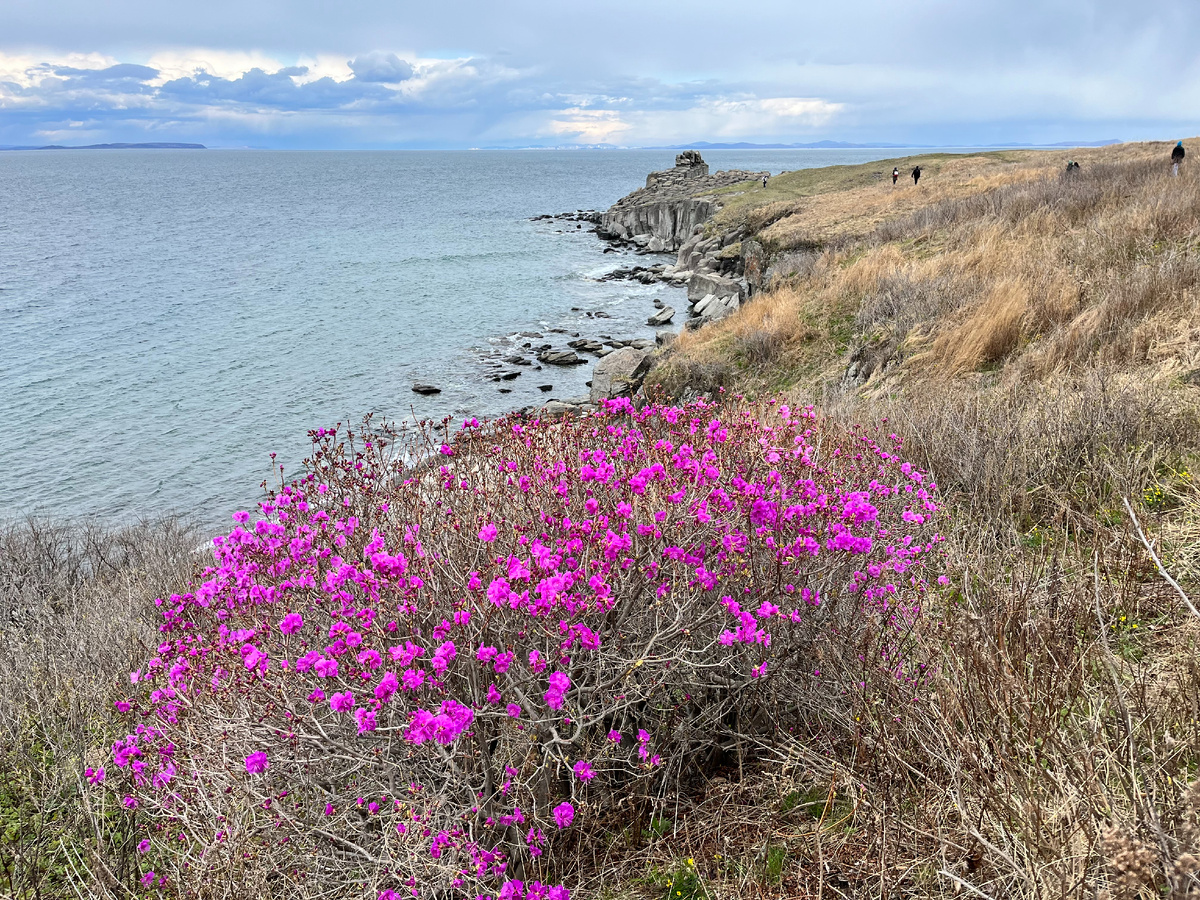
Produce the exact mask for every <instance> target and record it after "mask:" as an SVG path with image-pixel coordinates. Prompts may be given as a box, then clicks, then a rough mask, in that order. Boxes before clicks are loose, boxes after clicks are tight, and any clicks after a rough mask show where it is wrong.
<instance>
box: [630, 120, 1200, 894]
mask: <svg viewBox="0 0 1200 900" xmlns="http://www.w3.org/2000/svg"><path fill="white" fill-rule="evenodd" d="M1169 147H1170V144H1157V145H1127V146H1121V147H1113V148H1104V149H1101V150H1095V151H1071V154H1070V155H1071V156H1072V157H1073V158H1075V159H1077V160H1079V161H1080V162H1081V164H1082V166H1083V168H1082V170H1081V171H1080V172H1079V173H1076V174H1075V175H1073V176H1070V177H1066V176H1064V174H1063V173H1062V166H1063V164H1064V163H1065V159H1066V157H1067V155H1068V154H1066V153H1054V154H1036V153H1028V154H1011V155H1002V154H995V155H991V154H989V155H988V156H987V157H984V158H958V159H955V160H949V161H945V162H943V163H940V165H939V167H938V168H934V166H933V165H930V166H929V167H928V168H927V169H926V178H923V179H922V183H921V187H920V188H919V189H914V188H913V187H912V185H911V182H908V183H907V184H904V185H902V186H903V190H901V188H900V187H898V188H897V189H895V190H893V188H892V186H891V184H890V183H886V184H875V183H869V182H860V183H852V182H851V181H849V180H848V179H847V177H846V174H845V173H839V174H837V175H836V176H832V177H831V179H830V183H837V184H838V185H839V186H840V187H835V188H833V189H832V190H831V191H830V192H828V193H820V192H819V191H816V190H810V191H809V193H808V194H807V195H806V196H803V197H799V198H796V199H794V200H792V201H791V202H792V203H793V204H794V206H793V207H792V208H791V209H789V208H787V206H786V203H785V202H784V201H783V200H782V199H780V198H776V199H775V201H774V204H775V205H774V206H773V207H771V208H770V209H768V210H765V211H764V213H763V214H762V215H761V217H760V218H758V219H756V218H755V215H756V213H755V211H754V210H753V209H752V208H750V207H749V206H748V205H747V204H748V201H747V202H746V203H743V205H742V206H741V207H739V208H738V209H737V210H736V214H737V215H736V219H737V221H738V222H740V223H743V224H746V223H749V224H750V225H752V226H753V225H754V224H759V225H760V227H761V229H762V234H761V235H760V238H762V239H763V243H764V245H765V246H767V247H768V248H770V249H772V250H773V251H774V257H773V259H772V263H773V265H774V267H775V271H776V272H778V273H781V274H779V275H777V279H776V281H775V283H774V286H773V289H772V290H771V291H769V292H768V293H767V294H766V295H763V296H760V297H757V298H755V299H753V300H752V301H751V302H750V303H749V304H748V305H747V306H745V307H744V308H743V310H741V311H740V312H739V313H738V314H737V315H735V316H733V317H731V318H730V319H729V320H726V321H725V322H722V323H720V324H719V325H717V326H713V327H707V328H704V329H702V330H700V331H698V332H695V333H692V334H689V335H688V336H687V337H686V338H684V339H682V340H681V341H680V342H679V344H678V351H677V352H676V353H675V355H674V356H673V357H671V358H670V359H668V360H667V362H666V363H665V365H663V366H662V367H661V368H660V369H659V370H658V371H657V373H655V374H656V375H657V377H658V379H659V380H660V381H661V382H662V383H663V384H664V385H665V386H667V387H670V386H671V379H672V378H677V377H678V376H679V375H680V373H683V372H685V371H686V370H687V367H688V366H696V365H698V361H701V360H703V361H704V363H705V365H707V366H708V367H709V369H715V368H720V369H721V370H722V372H723V378H724V380H723V382H722V385H723V386H724V387H725V389H726V390H727V391H728V392H731V393H745V394H750V395H753V394H761V393H764V392H770V391H773V390H777V389H783V390H784V391H785V393H787V394H788V395H789V396H790V397H791V398H792V399H794V400H796V401H801V402H816V403H817V404H818V406H819V407H820V408H821V409H822V410H823V411H824V412H825V413H826V414H827V415H830V416H832V417H834V418H836V419H839V420H844V421H872V420H874V421H878V420H880V419H883V420H886V422H887V424H888V427H890V428H892V429H894V430H895V431H896V432H897V433H898V434H900V435H901V436H903V437H904V438H905V447H906V449H905V453H906V454H907V455H909V456H910V457H911V458H913V459H914V461H916V462H918V463H920V464H921V465H923V466H925V467H927V468H929V469H930V470H931V471H932V472H933V474H934V475H935V477H936V479H937V481H938V483H939V486H940V488H941V490H942V493H943V496H944V497H945V499H946V500H947V501H948V507H949V509H950V510H951V520H950V521H949V522H948V523H947V525H946V533H947V537H948V539H949V541H948V545H949V548H950V554H951V557H950V569H951V571H952V572H953V573H954V574H955V579H954V580H955V586H954V589H953V590H952V591H951V592H950V593H949V594H948V595H946V596H944V597H943V598H942V605H939V606H937V607H936V610H935V619H936V620H937V624H936V626H932V627H931V628H930V630H929V631H928V632H925V633H924V634H923V635H922V637H921V640H922V647H923V652H925V653H926V654H927V659H928V660H929V661H930V665H931V667H934V668H936V670H937V676H936V677H935V679H934V683H933V685H932V686H931V689H930V693H929V694H926V695H923V696H922V697H921V698H920V700H919V701H918V700H917V698H916V697H914V698H913V702H912V703H911V704H910V706H909V711H908V712H906V713H905V714H903V715H902V716H900V717H897V718H894V719H890V720H889V719H887V717H884V716H878V714H877V711H876V710H875V709H874V708H871V709H866V710H858V711H857V714H856V717H855V718H854V719H853V720H852V721H843V720H839V718H838V715H837V714H836V713H835V712H834V711H832V710H830V711H829V713H828V715H827V716H825V717H823V718H820V719H819V720H818V721H817V722H816V723H814V722H813V721H812V720H809V721H807V722H806V729H807V730H806V731H805V733H804V735H803V737H802V738H800V739H798V741H797V744H796V746H795V748H794V751H793V758H794V759H799V760H803V761H804V765H800V766H798V767H797V769H796V770H795V771H794V772H793V773H792V776H791V777H793V778H794V779H795V781H794V783H791V784H790V785H789V786H788V787H787V788H786V790H795V791H799V792H800V793H801V794H802V795H804V796H810V795H815V794H819V793H821V785H822V784H824V785H825V786H826V787H827V788H829V789H830V791H831V796H832V795H833V794H836V796H837V797H839V798H844V799H845V802H846V803H847V805H848V811H847V815H848V818H845V819H841V818H839V819H838V824H837V827H828V825H827V824H825V823H824V822H822V823H817V822H813V821H811V820H809V821H806V822H805V823H803V826H802V827H792V826H794V825H796V823H794V822H789V820H788V819H787V817H786V816H783V815H781V814H780V802H779V800H778V799H777V798H778V796H780V794H781V792H784V793H786V790H785V788H784V787H782V786H781V785H782V782H781V781H780V780H779V779H780V771H781V770H780V769H779V768H778V767H779V763H778V761H766V760H764V761H763V762H762V764H761V768H760V770H759V771H761V772H762V773H763V776H762V777H766V774H767V773H770V774H771V777H773V778H774V779H775V782H773V784H775V787H774V788H773V789H768V788H767V787H766V786H761V787H760V788H759V790H760V791H761V792H762V794H761V795H762V796H763V797H764V798H767V799H764V801H763V802H762V805H761V806H762V808H761V810H760V812H759V813H758V816H757V818H755V816H754V815H753V814H750V813H747V811H746V809H745V807H739V812H738V814H737V815H731V816H730V821H743V825H742V832H741V835H742V839H743V840H744V841H745V842H746V847H747V850H748V851H749V852H748V853H747V854H745V856H746V857H748V859H747V860H746V861H744V862H743V864H742V865H741V868H740V869H739V871H740V872H741V873H742V874H741V875H740V876H739V877H737V878H734V877H732V875H731V874H730V872H729V870H728V868H726V869H725V870H722V869H720V868H719V867H715V866H714V865H713V863H712V862H711V860H712V858H713V854H714V853H715V848H716V847H717V846H718V845H719V842H720V840H721V839H722V836H723V833H722V832H721V831H720V830H719V826H717V825H714V826H713V831H712V832H706V833H705V835H706V836H695V835H694V832H693V831H688V832H687V833H688V835H689V838H688V840H689V843H687V844H685V845H670V844H668V845H666V846H667V847H677V849H675V851H674V852H675V858H676V860H678V857H679V856H680V855H681V853H682V852H683V851H684V850H686V851H687V852H689V853H691V852H695V853H696V858H697V860H698V859H699V853H700V852H701V850H703V851H704V852H705V853H706V854H707V856H706V859H707V860H709V862H706V863H705V865H706V869H705V877H706V881H705V884H706V886H707V887H708V889H709V893H708V896H714V897H716V896H730V897H732V896H816V897H822V896H823V897H831V896H843V897H848V896H866V897H880V898H882V897H889V896H907V897H918V896H919V897H933V896H956V897H963V896H986V897H1031V898H1032V897H1038V898H1041V897H1079V898H1083V897H1095V896H1113V897H1134V896H1141V897H1147V896H1163V895H1164V894H1169V895H1170V896H1173V897H1176V896H1177V897H1191V896H1200V882H1197V880H1196V871H1197V869H1200V864H1198V863H1197V858H1198V854H1200V828H1198V827H1197V825H1196V817H1197V815H1198V814H1200V799H1198V798H1200V787H1197V786H1196V785H1195V784H1193V782H1194V780H1195V777H1196V772H1197V769H1198V767H1200V724H1198V723H1200V666H1197V663H1196V659H1197V658H1198V657H1197V646H1198V641H1200V621H1197V620H1196V619H1195V618H1194V617H1193V616H1191V614H1190V613H1189V612H1188V610H1187V608H1186V606H1185V605H1184V604H1183V602H1182V601H1181V600H1180V599H1178V598H1177V597H1175V596H1173V594H1172V592H1171V590H1170V589H1168V588H1167V586H1166V585H1165V584H1164V583H1163V582H1162V581H1161V580H1160V579H1159V578H1158V577H1157V576H1156V574H1155V572H1154V567H1153V565H1152V563H1151V561H1150V559H1149V557H1148V554H1147V553H1146V552H1145V550H1144V548H1142V547H1141V546H1140V545H1139V543H1138V541H1137V540H1136V539H1135V537H1134V536H1133V534H1132V532H1131V531H1130V521H1129V518H1128V516H1127V515H1126V513H1125V512H1124V510H1123V507H1122V503H1123V500H1124V499H1126V498H1130V499H1132V500H1133V502H1134V505H1135V508H1136V509H1137V511H1138V514H1139V517H1140V518H1141V520H1142V523H1143V525H1145V526H1146V527H1147V529H1148V531H1149V533H1150V535H1151V538H1152V539H1153V540H1154V541H1155V543H1156V545H1157V546H1160V547H1161V549H1162V552H1163V554H1164V558H1165V560H1166V563H1167V565H1168V567H1169V568H1170V570H1171V571H1174V572H1175V573H1177V574H1178V575H1180V576H1181V577H1183V578H1184V579H1185V580H1184V586H1185V588H1186V589H1187V590H1188V591H1189V592H1190V593H1191V597H1192V603H1193V604H1195V600H1196V594H1195V585H1196V583H1197V580H1198V579H1200V493H1198V492H1197V489H1196V487H1195V484H1194V482H1193V480H1192V471H1193V469H1194V468H1195V465H1196V460H1197V459H1198V458H1200V387H1197V385H1196V383H1195V382H1198V381H1200V373H1198V372H1197V369H1198V368H1200V299H1198V294H1200V291H1198V290H1197V288H1198V285H1200V268H1198V266H1200V262H1198V261H1197V256H1196V254H1197V249H1198V248H1200V172H1197V171H1196V169H1195V167H1189V168H1186V169H1185V171H1184V172H1183V173H1182V175H1181V177H1179V178H1178V179H1175V178H1171V177H1170V176H1169V174H1168V167H1167V163H1166V160H1167V156H1168V153H1169ZM883 165H884V164H879V165H878V167H879V168H882V167H883ZM887 165H888V167H889V170H890V163H889V164H887ZM902 170H904V167H903V166H902ZM904 171H906V170H904ZM817 180H819V176H816V175H813V176H810V188H811V185H812V183H813V182H815V181H817ZM927 181H928V189H927V190H926V187H927V184H926V182H927ZM794 246H802V247H805V248H809V249H806V250H805V252H804V255H803V257H802V259H804V260H806V262H805V265H804V266H803V267H802V268H801V267H799V266H797V267H796V269H797V271H796V272H795V274H792V275H788V274H787V265H786V262H787V260H788V253H789V249H788V248H791V247H794ZM814 246H821V247H823V248H824V249H823V250H821V251H819V253H818V254H817V255H816V257H815V262H814V255H813V251H812V250H811V248H812V247H814ZM758 304H763V307H764V310H766V311H769V316H768V315H767V314H766V313H765V312H764V313H763V314H761V315H760V314H757V313H754V312H752V311H753V310H754V309H755V307H756V305H758ZM769 323H783V325H784V326H786V330H785V329H783V328H781V330H780V333H781V335H782V334H786V335H787V337H786V340H781V341H777V342H776V343H775V344H774V351H773V354H772V355H771V356H770V357H769V358H765V359H764V358H754V357H752V356H749V355H747V354H745V353H739V352H737V350H736V348H737V347H738V346H739V342H740V341H742V340H743V339H744V335H745V334H747V332H748V330H750V331H757V330H759V329H761V328H762V327H764V325H766V324H769ZM653 377H655V376H654V375H652V378H653ZM700 387H702V388H703V387H704V386H703V385H701V386H700ZM868 722H869V723H870V724H867V723H868ZM805 778H807V779H808V781H807V783H805V782H804V779H805ZM1189 785H1191V786H1190V787H1189ZM771 790H774V796H775V797H776V799H775V800H770V799H769V798H770V797H771V796H772V793H771ZM844 811H845V810H844ZM738 816H741V819H739V818H738ZM751 819H753V820H754V824H753V825H750V824H748V820H751ZM689 827H690V828H692V829H694V828H695V827H696V826H695V825H694V824H693V825H690V826H689ZM681 833H683V829H682V828H681ZM735 840H736V838H735ZM768 845H769V846H775V847H782V848H783V852H784V854H785V858H786V860H787V865H786V866H785V871H786V873H788V874H784V875H783V876H782V877H781V878H780V879H777V880H772V879H771V878H769V877H768V875H769V873H767V872H766V871H765V870H764V868H763V866H762V865H761V864H755V863H754V862H753V860H755V859H758V858H760V857H762V855H763V854H764V853H765V852H769V851H767V850H764V849H763V848H764V847H767V846H768ZM756 854H757V855H756ZM666 865H667V863H666V862H661V863H660V867H665V866H666ZM756 865H757V868H756V867H755V866H756ZM664 870H665V869H664ZM676 871H678V867H677V869H676ZM677 900H678V898H677Z"/></svg>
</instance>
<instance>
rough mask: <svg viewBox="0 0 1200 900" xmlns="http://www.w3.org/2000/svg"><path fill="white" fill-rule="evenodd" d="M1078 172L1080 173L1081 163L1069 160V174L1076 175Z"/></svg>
mask: <svg viewBox="0 0 1200 900" xmlns="http://www.w3.org/2000/svg"><path fill="white" fill-rule="evenodd" d="M1078 171H1079V163H1077V162H1075V160H1073V159H1068V160H1067V174H1068V175H1074V174H1075V173H1076V172H1078Z"/></svg>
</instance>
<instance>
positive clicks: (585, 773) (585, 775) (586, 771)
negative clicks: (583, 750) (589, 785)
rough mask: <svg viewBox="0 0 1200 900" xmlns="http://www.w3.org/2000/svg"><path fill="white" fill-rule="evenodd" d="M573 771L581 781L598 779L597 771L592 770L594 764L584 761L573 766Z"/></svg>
mask: <svg viewBox="0 0 1200 900" xmlns="http://www.w3.org/2000/svg"><path fill="white" fill-rule="evenodd" d="M571 771H572V772H574V773H575V777H576V778H578V779H579V780H580V781H591V780H592V779H593V778H595V777H596V770H595V769H593V768H592V764H591V763H589V762H587V761H585V760H582V759H581V760H579V762H577V763H575V765H573V766H571Z"/></svg>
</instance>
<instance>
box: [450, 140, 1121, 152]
mask: <svg viewBox="0 0 1200 900" xmlns="http://www.w3.org/2000/svg"><path fill="white" fill-rule="evenodd" d="M1119 143H1121V141H1120V140H1118V139H1117V138H1112V139H1111V140H1106V141H1058V142H1057V143H1053V144H1030V143H1021V142H1019V141H1013V142H1010V143H1006V144H894V143H889V142H887V141H877V142H874V143H867V144H855V143H851V142H849V141H812V142H810V143H806V144H800V143H797V144H755V143H751V142H749V141H737V142H729V143H714V142H712V141H692V142H691V143H688V144H663V145H658V146H653V147H630V146H624V145H620V144H556V145H545V144H529V145H525V146H521V147H505V146H500V145H495V146H487V147H472V148H471V149H472V150H965V149H972V150H999V149H1006V148H1007V149H1015V148H1031V149H1054V148H1064V149H1065V148H1068V147H1107V146H1108V145H1109V144H1119Z"/></svg>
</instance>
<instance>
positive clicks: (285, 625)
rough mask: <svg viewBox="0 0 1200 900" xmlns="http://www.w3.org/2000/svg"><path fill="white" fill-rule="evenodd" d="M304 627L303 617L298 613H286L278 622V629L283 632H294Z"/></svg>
mask: <svg viewBox="0 0 1200 900" xmlns="http://www.w3.org/2000/svg"><path fill="white" fill-rule="evenodd" d="M303 627H304V619H303V618H302V617H301V615H300V613H294V612H293V613H288V614H287V615H286V616H284V617H283V620H282V621H281V622H280V623H279V630H280V631H282V632H283V633H284V634H295V633H296V632H297V631H299V630H300V629H301V628H303Z"/></svg>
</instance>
